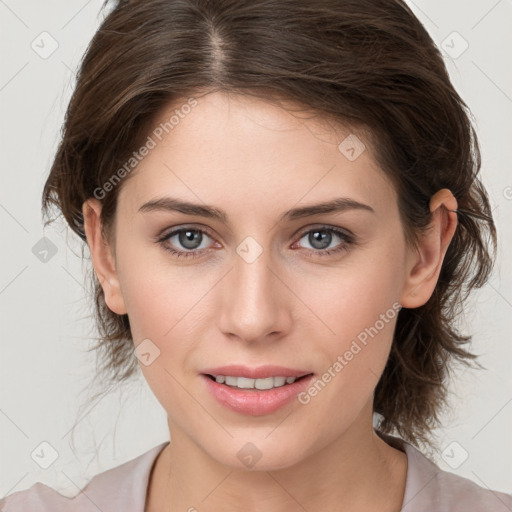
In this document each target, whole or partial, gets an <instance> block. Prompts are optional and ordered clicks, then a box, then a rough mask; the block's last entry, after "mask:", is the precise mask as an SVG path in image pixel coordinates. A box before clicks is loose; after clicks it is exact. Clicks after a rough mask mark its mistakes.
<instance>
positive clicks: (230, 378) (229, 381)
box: [203, 373, 313, 391]
mask: <svg viewBox="0 0 512 512" xmlns="http://www.w3.org/2000/svg"><path fill="white" fill-rule="evenodd" d="M203 375H205V376H206V377H208V378H209V379H211V380H212V381H214V382H216V383H217V384H224V385H225V386H228V387H230V388H233V389H243V390H245V391H251V390H252V391H267V390H270V389H275V388H281V387H284V386H289V385H290V384H293V383H294V382H298V381H300V380H302V379H304V378H306V377H310V376H311V375H313V373H307V374H303V375H299V376H288V377H285V376H282V375H276V376H275V377H272V376H270V377H265V378H259V379H252V378H249V377H241V376H236V375H213V374H208V373H205V374H203Z"/></svg>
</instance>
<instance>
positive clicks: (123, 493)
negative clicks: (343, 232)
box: [0, 442, 168, 512]
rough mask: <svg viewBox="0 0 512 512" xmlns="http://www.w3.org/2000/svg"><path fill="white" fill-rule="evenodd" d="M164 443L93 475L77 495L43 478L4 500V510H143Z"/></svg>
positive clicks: (1, 506)
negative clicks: (52, 485)
mask: <svg viewBox="0 0 512 512" xmlns="http://www.w3.org/2000/svg"><path fill="white" fill-rule="evenodd" d="M167 444H168V442H165V443H161V444H159V445H158V446H155V447H154V448H152V449H151V450H149V451H147V452H145V453H143V454H142V455H139V456H138V457H136V458H134V459H132V460H129V461H128V462H125V463H124V464H121V465H119V466H116V467H114V468H112V469H109V470H107V471H104V472H102V473H100V474H98V475H96V476H95V477H94V478H92V479H91V480H90V481H89V482H88V483H87V484H86V485H85V486H84V487H83V488H81V489H79V491H78V492H77V494H76V495H75V496H73V497H67V496H63V495H62V494H60V493H59V492H57V491H56V490H55V489H52V488H51V487H48V486H47V485H44V484H42V483H40V482H37V483H35V484H34V485H32V486H31V487H29V488H28V489H25V490H23V491H18V492H14V493H12V494H10V495H8V496H6V497H4V498H3V499H2V500H0V511H2V512H4V511H5V512H33V511H35V510H37V511H38V512H50V511H51V512H61V511H62V512H64V511H66V512H89V511H91V512H92V511H94V512H98V510H101V511H102V512H111V511H112V512H114V511H116V512H117V511H118V510H124V511H126V512H131V511H133V512H143V510H144V505H145V500H146V490H147V486H148V481H149V475H150V472H151V469H152V467H153V463H154V462H155V460H156V458H157V456H158V454H159V453H160V452H161V451H162V450H163V448H164V447H165V446H166V445H167Z"/></svg>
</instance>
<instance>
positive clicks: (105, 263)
mask: <svg viewBox="0 0 512 512" xmlns="http://www.w3.org/2000/svg"><path fill="white" fill-rule="evenodd" d="M101 208H102V205H101V203H100V202H99V201H98V200H97V199H94V198H90V199H88V200H87V201H85V202H84V203H83V205H82V213H83V217H84V230H85V235H86V237H87V245H88V246H89V251H90V253H91V258H92V262H93V266H94V271H95V273H96V276H97V277H98V281H99V282H100V284H101V287H102V288H103V293H104V297H105V302H106V304H107V306H108V307H109V309H110V310H111V311H113V312H114V313H117V314H118V315H124V314H126V312H127V310H126V305H125V302H124V298H123V295H122V293H121V286H120V282H119V278H118V275H117V270H116V264H115V258H114V255H113V250H112V247H111V246H110V244H109V243H108V242H107V241H106V240H105V238H104V236H103V233H102V224H101Z"/></svg>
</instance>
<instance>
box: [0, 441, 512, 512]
mask: <svg viewBox="0 0 512 512" xmlns="http://www.w3.org/2000/svg"><path fill="white" fill-rule="evenodd" d="M386 439H387V441H388V442H389V444H393V445H394V446H396V447H397V448H399V449H401V450H402V451H405V453H406V455H407V461H408V468H407V480H406V485H405V495H404V501H403V504H402V508H401V511H402V512H511V511H512V495H509V494H505V493H501V492H496V491H492V490H489V489H484V488H482V487H480V486H478V485H477V484H475V483H473V482H472V481H471V480H468V479H467V478H463V477H460V476H457V475H454V474H452V473H449V472H446V471H442V470H441V469H439V468H438V467H437V466H436V465H435V464H433V463H432V462H431V461H430V460H429V459H427V458H426V457H425V456H424V455H423V454H422V453H421V452H420V451H419V450H417V449H416V448H415V447H414V446H412V445H410V444H408V443H406V442H404V441H402V440H400V439H398V438H394V437H393V438H392V437H390V436H387V437H386ZM168 444H169V441H167V442H165V443H162V444H159V445H158V446H155V447H154V448H152V449H151V450H149V451H147V452H146V453H143V454H142V455H139V456H138V457H136V458H135V459H132V460H130V461H128V462H125V463H124V464H121V465H119V466H116V467H114V468H112V469H109V470H107V471H104V472H103V473H100V474H98V475H96V476H95V477H94V478H92V479H91V480H90V481H89V483H88V484H86V486H85V487H84V488H83V489H82V491H80V492H79V494H77V495H76V496H74V497H72V498H68V497H65V496H62V495H61V494H59V493H58V492H57V491H55V490H53V489H52V488H51V487H48V486H46V485H44V484H42V483H40V482H38V483H36V484H34V485H32V486H31V487H30V488H29V489H26V490H23V491H18V492H14V493H12V494H10V495H9V496H7V497H5V498H3V499H2V500H1V501H0V510H2V511H5V512H36V511H37V512H64V511H66V512H98V511H101V512H120V511H122V512H144V506H145V502H146V492H147V488H148V483H149V476H150V472H151V469H152V467H153V463H154V462H155V460H156V458H157V456H158V454H159V453H160V452H161V451H162V450H163V449H164V448H165V447H166V446H167V445H168Z"/></svg>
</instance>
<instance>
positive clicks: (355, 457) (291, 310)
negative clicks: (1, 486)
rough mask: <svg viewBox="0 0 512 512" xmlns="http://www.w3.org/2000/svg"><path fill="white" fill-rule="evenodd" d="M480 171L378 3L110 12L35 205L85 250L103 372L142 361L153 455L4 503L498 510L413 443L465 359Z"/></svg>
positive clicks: (411, 46) (486, 266)
mask: <svg viewBox="0 0 512 512" xmlns="http://www.w3.org/2000/svg"><path fill="white" fill-rule="evenodd" d="M479 168H480V158H479V152H478V143H477V139H476V135H475V133H474V131H473V127H472V125H471V123H470V121H469V118H468V113H467V111H466V106H465V104H464V102H463V101H462V99H461V98H460V97H459V96H458V94H457V92H456V91H455V90H454V88H453V86H452V84H451V83H450V80H449V77H448V74H447V72H446V69H445V66H444V64H443V60H442V58H441V56H440V53H439V51H438V50H437V48H436V47H435V45H434V43H433V42H432V40H431V39H430V37H429V36H428V34H427V33H426V31H425V30H424V28H423V27H422V25H421V24H420V23H419V21H418V20H417V19H416V18H415V16H414V15H413V14H412V12H411V11H410V10H409V9H408V7H407V6H406V5H405V4H404V3H403V2H401V1H400V0H365V1H357V2H353V1H350V0H343V1H332V0H319V1H316V2H311V1H304V0H300V1H297V0H279V1H277V0H274V1H270V0H268V1H251V2H243V1H240V0H219V1H208V0H187V1H175V0H145V1H142V0H135V1H120V2H118V3H117V4H116V5H114V8H113V10H112V12H111V13H110V14H109V15H108V16H107V18H106V19H105V20H104V22H103V24H102V26H101V27H100V29H99V30H98V32H97V34H96V35H95V37H94V39H93V41H92V42H91V45H90V46H89V48H88V50H87V53H86V55H85V58H84V60H83V62H82V65H81V69H80V72H79V74H78V77H77V86H76V90H75V92H74V95H73V97H72V99H71V102H70V105H69V108H68V112H67V116H66V122H65V126H64V133H63V139H62V142H61V144H60V147H59V149H58V152H57V155H56V157H55V161H54V163H53V166H52V169H51V172H50V176H49V178H48V180H47V182H46V185H45V188H44V192H43V207H44V209H45V212H46V213H47V214H48V213H49V211H50V209H51V207H52V206H56V207H57V208H58V209H59V210H60V211H61V212H62V214H63V216H64V217H65V219H66V220H67V222H68V223H69V225H70V227H71V228H72V229H73V230H74V232H75V233H76V234H78V236H80V237H81V238H82V240H83V241H84V242H85V243H87V245H88V247H89V249H90V253H91V259H92V263H93V267H94V286H95V290H96V307H97V319H98V327H99V329H100V332H101V334H102V340H101V342H100V343H99V344H98V347H97V350H98V352H99V354H100V355H101V356H102V357H103V360H104V361H105V369H106V371H108V372H110V373H111V374H112V375H114V376H116V378H117V379H118V380H123V379H127V378H128V377H130V376H132V375H135V374H136V373H137V372H138V370H139V369H140V370H141V372H142V374H143V375H144V378H145V379H146V381H147V382H148V384H149V386H150V388H151V390H152V391H153V393H154V394H155V396H156V398H157V399H158V400H159V402H160V403H161V404H162V406H163V407H164V409H165V411H166V413H167V417H168V426H169V433H170V438H171V442H167V443H162V444H160V445H159V446H156V447H155V448H153V449H152V450H150V451H148V452H146V453H145V454H142V455H141V456H140V457H138V458H137V459H134V460H132V461H129V462H128V463H126V464H123V465H121V466H118V467H117V468H113V469H112V470H109V471H107V472H104V473H102V474H100V475H97V476H96V477H95V478H94V479H93V480H92V481H91V482H90V483H89V484H88V485H87V486H86V487H84V488H83V489H82V490H81V492H80V493H78V494H77V495H76V497H75V498H73V499H69V498H64V497H61V496H59V495H58V494H57V493H56V492H55V491H53V490H52V489H50V488H48V487H46V486H43V485H41V484H36V485H34V486H32V487H31V488H30V489H28V490H26V491H21V492H18V493H14V494H13V495H11V496H8V497H7V498H6V499H4V500H3V501H2V507H3V508H2V510H13V511H16V510H36V509H37V510H61V509H62V510H73V511H79V510H80V511H82V510H89V509H90V510H98V509H99V510H102V511H103V512H106V511H111V510H112V511H113V510H126V511H140V512H142V511H145V512H155V511H163V510H165V511H172V512H175V511H179V510H189V511H192V510H199V511H203V510H204V511H219V510H222V511H230V510H239V509H242V510H266V511H281V510H283V511H284V510H286V511H290V510H293V511H295V510H297V511H299V510H314V509H316V510H344V511H356V510H357V511H375V510H379V511H384V512H392V511H399V510H402V511H414V512H426V511H429V512H431V511H433V510H464V511H468V512H470V511H484V510H485V511H487V510H493V511H506V510H511V509H512V498H511V497H510V496H508V495H507V494H505V493H500V492H495V491H490V490H487V489H484V488H482V487H479V486H477V485H476V484H475V483H473V482H471V481H469V480H466V479H464V478H462V477H458V476H455V475H452V474H450V473H446V472H444V471H441V470H440V469H439V468H437V466H435V465H434V464H433V463H432V462H430V461H429V460H428V459H427V458H426V457H425V456H424V455H422V454H421V452H420V451H419V450H418V448H416V447H417V446H419V444H420V443H427V442H428V441H429V434H430V432H431V430H432V429H433V427H434V426H435V425H436V424H437V422H438V413H439V411H440V408H441V406H442V405H443V404H444V402H445V392H446V386H447V375H448V373H447V372H448V369H449V367H450V365H451V364H452V363H453V362H454V361H456V360H458V361H463V362H467V361H470V360H471V358H472V357H473V356H472V355H471V354H470V353H469V352H468V351H467V349H466V348H465V347H464V344H465V343H466V342H467V341H469V337H467V336H463V335H462V334H461V333H460V332H459V331H458V330H457V329H456V327H455V325H454V324H455V320H456V319H457V316H458V313H459V312H460V309H461V306H462V305H463V301H464V298H465V295H464V293H463V290H466V289H471V288H474V287H479V286H482V285H483V284H484V283H485V282H486V280H487V278H488V276H489V273H490V270H491V267H492V261H493V260H492V256H493V249H494V246H493V244H491V246H490V247H489V246H488V243H487V240H488V239H490V240H491V241H492V242H493V243H495V241H496V233H495V226H494V222H493V219H492V215H491V211H490V207H489V202H488V196H487V193H486V191H485V189H484V187H483V185H482V184H481V182H480V181H479V179H478V172H479ZM134 354H135V356H136V357H134ZM374 417H375V418H376V419H377V421H376V424H374ZM415 446H416V447H415Z"/></svg>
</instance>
